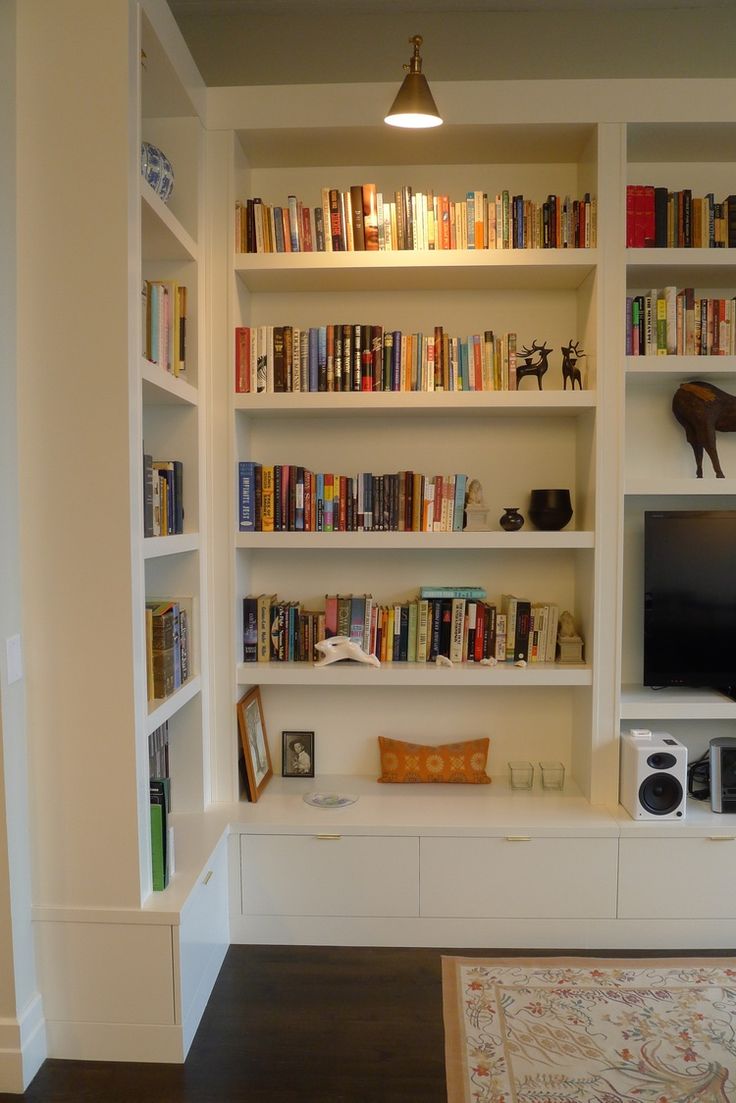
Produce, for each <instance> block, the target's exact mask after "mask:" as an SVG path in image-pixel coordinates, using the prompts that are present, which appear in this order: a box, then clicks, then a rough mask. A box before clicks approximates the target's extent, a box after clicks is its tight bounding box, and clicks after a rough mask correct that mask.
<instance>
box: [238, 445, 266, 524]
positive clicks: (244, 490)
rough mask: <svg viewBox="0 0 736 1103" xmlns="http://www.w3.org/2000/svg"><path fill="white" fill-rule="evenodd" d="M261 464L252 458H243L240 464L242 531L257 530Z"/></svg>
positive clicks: (239, 498) (239, 514)
mask: <svg viewBox="0 0 736 1103" xmlns="http://www.w3.org/2000/svg"><path fill="white" fill-rule="evenodd" d="M260 467H261V465H260V464H259V463H253V462H252V461H251V460H241V461H240V463H239V464H238V475H239V497H238V500H239V511H238V517H239V524H238V528H239V529H240V532H255V531H256V517H257V512H258V499H257V493H256V489H257V487H256V482H257V471H260Z"/></svg>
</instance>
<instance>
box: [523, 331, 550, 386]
mask: <svg viewBox="0 0 736 1103" xmlns="http://www.w3.org/2000/svg"><path fill="white" fill-rule="evenodd" d="M551 352H552V349H548V348H547V342H546V341H545V343H544V344H543V345H538V344H537V342H536V340H534V341H532V347H531V348H530V349H527V348H523V349H521V351H520V352H519V355H520V356H523V357H524V363H523V364H517V365H516V386H517V388H518V386H519V383H521V381H522V379H525V378H526V377H527V375H536V377H537V386H538V387H539V389H540V391H541V389H542V376H543V375H544V373H545V372H546V371H547V369H548V367H549V364H548V363H547V358H548V356H549V354H550V353H551ZM535 353H538V354H539V359H538V360H536V361H535V362H534V363H532V357H533V356H534V355H535Z"/></svg>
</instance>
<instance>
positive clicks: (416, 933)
mask: <svg viewBox="0 0 736 1103" xmlns="http://www.w3.org/2000/svg"><path fill="white" fill-rule="evenodd" d="M733 929H734V925H733V920H727V919H724V920H675V919H672V920H660V919H642V920H627V919H546V918H544V917H540V918H539V919H401V918H398V919H397V918H392V919H368V918H355V917H344V916H341V917H337V918H335V917H324V916H318V917H315V916H291V917H288V916H273V915H269V916H258V917H255V916H249V917H247V918H246V917H245V916H236V917H234V918H233V919H232V922H231V941H232V943H233V944H245V945H247V944H257V945H272V946H273V945H275V946H278V945H284V946H430V947H431V946H445V947H452V946H457V947H475V948H478V947H486V946H494V947H518V946H525V947H528V948H529V949H535V948H537V949H578V950H596V949H600V950H603V949H651V950H653V951H658V952H660V951H662V952H664V951H667V950H679V949H682V948H684V947H687V948H688V949H690V950H696V949H703V950H704V949H726V948H727V947H731V946H733ZM729 952H730V951H729Z"/></svg>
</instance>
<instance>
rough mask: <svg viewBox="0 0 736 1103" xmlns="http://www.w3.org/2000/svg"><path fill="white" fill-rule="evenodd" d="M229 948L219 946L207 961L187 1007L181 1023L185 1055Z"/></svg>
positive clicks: (227, 946)
mask: <svg viewBox="0 0 736 1103" xmlns="http://www.w3.org/2000/svg"><path fill="white" fill-rule="evenodd" d="M228 948H229V943H228V945H226V946H222V947H221V948H218V949H217V951H216V952H215V953H213V954H212V956H211V958H210V960H209V962H208V963H207V968H206V969H205V971H204V973H203V974H202V978H201V980H200V982H199V986H198V987H197V991H196V993H195V995H194V998H193V999H192V1001H191V1003H190V1005H189V1008H188V1009H187V1014H186V1015H185V1017H184V1021H183V1023H182V1024H181V1032H182V1045H183V1047H184V1056H185V1057H186V1055H187V1053H188V1052H189V1047H190V1046H191V1044H192V1042H193V1041H194V1035H195V1034H196V1033H197V1027H198V1026H199V1024H200V1022H201V1019H202V1015H203V1014H204V1009H205V1007H206V1006H207V1001H208V1000H209V998H210V996H211V994H212V989H213V988H214V986H215V981H216V980H217V978H218V976H219V973H220V969H221V968H222V963H223V961H224V960H225V955H226V953H227V951H228Z"/></svg>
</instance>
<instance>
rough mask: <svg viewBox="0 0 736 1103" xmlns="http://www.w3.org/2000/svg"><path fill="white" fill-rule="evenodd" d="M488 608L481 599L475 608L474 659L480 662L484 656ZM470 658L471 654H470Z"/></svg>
mask: <svg viewBox="0 0 736 1103" xmlns="http://www.w3.org/2000/svg"><path fill="white" fill-rule="evenodd" d="M487 612H488V611H487V609H486V607H485V605H484V604H483V602H482V601H479V602H478V604H477V606H476V610H475V639H474V641H473V661H474V662H476V663H479V662H480V660H481V659H482V658H483V640H484V638H485V624H486V616H487ZM468 658H470V656H468Z"/></svg>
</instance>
